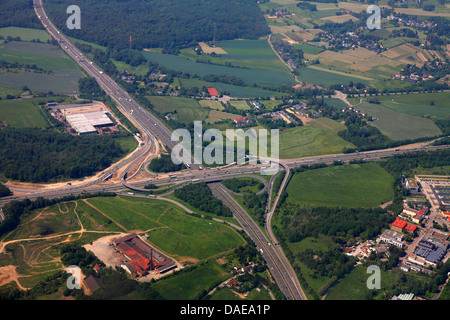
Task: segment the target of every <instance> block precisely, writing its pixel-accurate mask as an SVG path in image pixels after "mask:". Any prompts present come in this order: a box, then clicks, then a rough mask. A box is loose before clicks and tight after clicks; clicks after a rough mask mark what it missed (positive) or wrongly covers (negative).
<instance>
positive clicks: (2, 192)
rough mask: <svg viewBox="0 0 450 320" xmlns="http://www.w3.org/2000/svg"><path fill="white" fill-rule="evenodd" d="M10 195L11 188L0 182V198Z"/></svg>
mask: <svg viewBox="0 0 450 320" xmlns="http://www.w3.org/2000/svg"><path fill="white" fill-rule="evenodd" d="M10 195H11V190H9V188H8V187H7V186H5V185H4V184H3V183H0V198H2V197H7V196H10Z"/></svg>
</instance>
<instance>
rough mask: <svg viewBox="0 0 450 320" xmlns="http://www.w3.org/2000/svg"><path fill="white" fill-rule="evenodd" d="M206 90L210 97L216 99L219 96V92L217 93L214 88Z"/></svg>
mask: <svg viewBox="0 0 450 320" xmlns="http://www.w3.org/2000/svg"><path fill="white" fill-rule="evenodd" d="M207 90H208V93H209V95H210V96H211V97H216V96H218V95H219V92H217V90H216V88H207Z"/></svg>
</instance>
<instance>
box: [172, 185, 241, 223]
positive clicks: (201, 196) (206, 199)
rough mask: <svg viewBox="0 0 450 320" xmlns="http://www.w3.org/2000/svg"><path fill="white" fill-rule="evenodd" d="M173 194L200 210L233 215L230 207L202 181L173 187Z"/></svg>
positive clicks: (218, 214)
mask: <svg viewBox="0 0 450 320" xmlns="http://www.w3.org/2000/svg"><path fill="white" fill-rule="evenodd" d="M174 195H175V197H177V198H178V199H181V200H183V201H185V202H187V203H189V204H190V205H191V206H193V207H194V208H196V209H199V210H201V211H204V212H209V213H213V214H215V215H217V216H223V217H231V216H232V215H233V214H232V212H231V211H230V209H229V208H228V207H226V206H224V205H223V203H222V201H220V200H219V199H217V198H216V197H215V196H214V195H213V194H212V192H211V190H210V189H209V187H208V185H207V184H206V183H204V182H202V183H194V184H189V185H187V186H184V187H182V188H179V189H175V191H174Z"/></svg>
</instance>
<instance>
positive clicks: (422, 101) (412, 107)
mask: <svg viewBox="0 0 450 320" xmlns="http://www.w3.org/2000/svg"><path fill="white" fill-rule="evenodd" d="M377 98H378V100H379V101H381V104H382V105H383V106H385V107H387V108H389V109H392V110H394V111H397V112H400V113H404V114H409V115H411V116H418V117H426V118H428V117H431V118H436V119H446V118H448V116H449V115H450V105H449V103H448V101H450V92H436V93H421V94H405V95H389V96H379V97H377Z"/></svg>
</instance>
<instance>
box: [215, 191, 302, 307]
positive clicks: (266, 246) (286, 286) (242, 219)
mask: <svg viewBox="0 0 450 320" xmlns="http://www.w3.org/2000/svg"><path fill="white" fill-rule="evenodd" d="M209 186H210V188H211V190H212V191H213V193H214V194H215V195H216V197H218V198H219V199H221V200H222V201H223V203H224V204H225V205H226V206H228V207H229V208H230V209H231V211H232V212H233V216H234V217H235V219H236V220H237V221H238V222H239V224H240V225H241V226H242V227H243V229H244V230H245V232H246V233H247V234H248V236H249V237H250V238H251V239H252V241H253V242H254V243H255V245H256V248H257V249H258V250H259V251H260V252H261V255H262V256H263V257H264V259H265V260H266V262H267V265H268V267H269V268H270V271H271V273H272V275H273V277H274V279H275V281H276V282H277V284H278V287H279V288H280V290H281V292H283V294H284V295H285V296H286V298H287V299H288V300H306V296H305V294H304V293H303V291H302V289H301V287H300V285H297V284H296V280H297V277H296V276H294V278H292V277H291V275H290V273H289V272H288V270H287V268H286V267H285V263H283V262H282V261H281V260H280V255H279V253H278V252H276V250H275V249H274V246H273V245H272V244H271V243H270V241H269V240H268V239H267V237H266V236H265V235H264V233H262V232H261V230H260V228H259V227H258V225H257V224H256V223H255V222H254V221H253V219H252V218H251V217H250V216H249V215H248V214H247V212H245V210H244V209H243V208H242V207H241V206H240V205H239V204H238V203H237V202H236V200H234V199H233V197H231V196H230V194H229V193H228V192H227V190H226V189H225V187H224V186H222V185H221V184H220V183H211V184H210V185H209ZM297 282H298V281H297Z"/></svg>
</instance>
